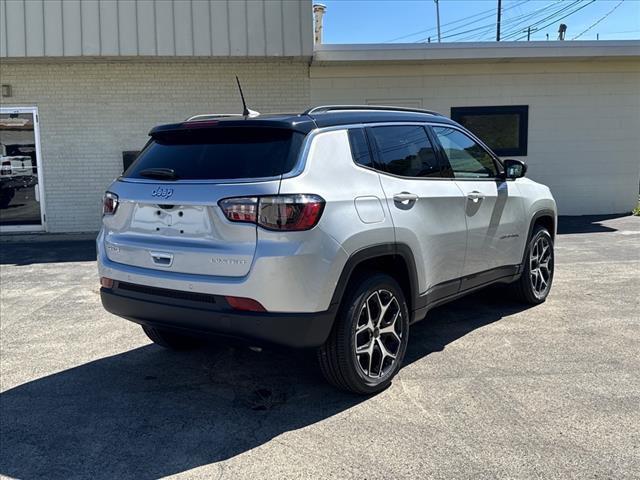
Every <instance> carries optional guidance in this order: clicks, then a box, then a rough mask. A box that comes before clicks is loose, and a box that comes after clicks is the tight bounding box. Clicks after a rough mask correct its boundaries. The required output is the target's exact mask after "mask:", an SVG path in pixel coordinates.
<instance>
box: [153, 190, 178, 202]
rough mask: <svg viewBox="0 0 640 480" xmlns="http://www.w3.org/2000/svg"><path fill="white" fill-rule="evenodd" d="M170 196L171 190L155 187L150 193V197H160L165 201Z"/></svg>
mask: <svg viewBox="0 0 640 480" xmlns="http://www.w3.org/2000/svg"><path fill="white" fill-rule="evenodd" d="M171 195H173V188H164V187H157V188H155V189H154V190H153V191H152V192H151V196H152V197H160V198H163V199H165V200H166V199H167V198H169V197H170V196H171Z"/></svg>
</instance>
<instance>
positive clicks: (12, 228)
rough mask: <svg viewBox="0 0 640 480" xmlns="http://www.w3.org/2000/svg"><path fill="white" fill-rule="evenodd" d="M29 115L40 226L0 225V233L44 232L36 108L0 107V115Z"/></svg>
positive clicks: (41, 172) (38, 128) (43, 204)
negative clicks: (36, 173) (36, 171)
mask: <svg viewBox="0 0 640 480" xmlns="http://www.w3.org/2000/svg"><path fill="white" fill-rule="evenodd" d="M12 113H30V114H32V115H33V134H34V136H35V143H36V168H37V170H38V186H37V188H36V194H37V195H38V203H39V204H40V225H0V233H11V232H25V233H28V232H46V231H47V222H46V218H47V217H46V215H45V212H46V205H45V197H44V182H43V173H44V172H43V171H42V151H41V150H40V119H39V117H38V107H5V106H3V107H0V114H12Z"/></svg>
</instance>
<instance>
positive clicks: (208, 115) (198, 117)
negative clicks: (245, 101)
mask: <svg viewBox="0 0 640 480" xmlns="http://www.w3.org/2000/svg"><path fill="white" fill-rule="evenodd" d="M221 117H242V114H241V113H204V114H201V115H193V116H192V117H189V118H187V119H186V120H185V122H190V121H192V120H206V119H208V118H221Z"/></svg>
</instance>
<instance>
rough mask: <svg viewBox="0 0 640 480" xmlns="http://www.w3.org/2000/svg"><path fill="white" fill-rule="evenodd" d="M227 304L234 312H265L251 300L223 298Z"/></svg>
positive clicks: (258, 304) (255, 301)
mask: <svg viewBox="0 0 640 480" xmlns="http://www.w3.org/2000/svg"><path fill="white" fill-rule="evenodd" d="M224 298H225V300H226V301H227V303H228V304H229V306H230V307H231V308H233V309H234V310H244V311H246V312H266V310H265V308H264V307H263V306H262V305H261V304H260V302H258V301H257V300H254V299H252V298H244V297H229V296H228V297H224Z"/></svg>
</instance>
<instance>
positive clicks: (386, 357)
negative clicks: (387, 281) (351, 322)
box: [354, 290, 403, 379]
mask: <svg viewBox="0 0 640 480" xmlns="http://www.w3.org/2000/svg"><path fill="white" fill-rule="evenodd" d="M401 320H402V309H401V308H400V303H399V302H398V299H397V298H396V297H395V295H393V293H391V292H390V291H388V290H376V291H375V292H373V293H372V294H370V295H369V296H368V297H367V299H366V300H365V301H364V303H363V305H362V307H361V308H360V314H359V316H358V322H357V324H356V330H355V334H354V336H355V338H354V345H355V354H356V358H357V363H358V366H359V368H360V371H361V372H362V373H363V374H364V375H366V376H367V377H369V378H372V379H379V378H381V377H384V376H385V375H386V374H387V373H388V372H390V371H391V370H392V369H393V367H394V365H395V362H396V359H397V356H398V353H399V352H400V347H401V345H402V334H403V332H402V321H401Z"/></svg>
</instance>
